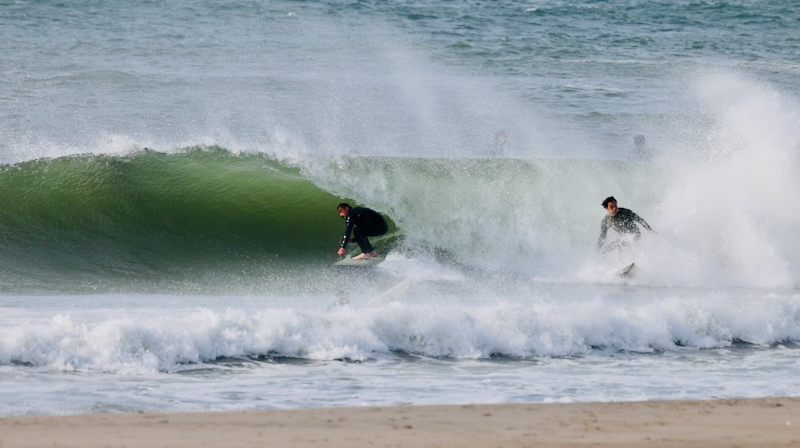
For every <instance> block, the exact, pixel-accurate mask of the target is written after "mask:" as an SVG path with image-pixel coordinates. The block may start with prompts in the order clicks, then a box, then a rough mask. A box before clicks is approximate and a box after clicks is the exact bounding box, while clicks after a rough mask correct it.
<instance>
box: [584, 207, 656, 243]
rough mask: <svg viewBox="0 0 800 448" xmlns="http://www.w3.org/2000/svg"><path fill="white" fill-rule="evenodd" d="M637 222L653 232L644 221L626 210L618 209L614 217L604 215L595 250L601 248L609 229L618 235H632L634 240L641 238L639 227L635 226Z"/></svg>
mask: <svg viewBox="0 0 800 448" xmlns="http://www.w3.org/2000/svg"><path fill="white" fill-rule="evenodd" d="M637 222H638V223H639V224H641V225H642V226H644V228H645V229H647V230H653V229H652V228H650V225H649V224H647V222H645V220H644V219H642V218H641V217H640V216H639V215H637V214H636V213H634V212H632V211H630V210H628V209H627V208H618V209H617V214H616V215H614V216H611V215H606V217H605V218H603V222H602V223H601V224H600V239H598V240H597V250H600V248H601V247H603V243H604V242H605V241H606V233H608V228H609V227H611V228H613V229H614V230H616V231H617V232H619V233H628V234H632V235H633V239H635V240H638V239H639V238H641V237H642V233H641V232H640V231H639V227H637V226H636V223H637Z"/></svg>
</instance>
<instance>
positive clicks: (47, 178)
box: [0, 148, 344, 291]
mask: <svg viewBox="0 0 800 448" xmlns="http://www.w3.org/2000/svg"><path fill="white" fill-rule="evenodd" d="M0 189H2V191H3V192H5V194H4V195H3V196H2V197H0V244H2V248H3V253H4V257H3V261H2V263H3V264H4V265H5V266H4V268H5V270H6V271H7V272H9V273H10V275H7V276H5V278H4V279H3V280H2V281H0V287H5V289H6V290H11V291H15V290H19V291H25V290H27V289H29V288H33V289H34V290H36V289H40V288H44V289H51V288H55V289H59V290H61V289H64V290H67V291H70V290H74V289H77V290H78V291H81V290H87V289H88V290H93V289H97V290H108V289H109V288H111V289H112V290H114V287H112V286H113V285H120V284H121V283H120V279H127V281H129V282H134V283H135V285H134V286H133V287H134V289H138V288H141V287H143V285H144V284H148V283H152V282H156V283H158V281H160V280H164V279H170V280H171V281H172V282H175V281H177V282H192V281H194V280H193V279H196V278H197V277H199V276H208V275H212V276H213V275H214V273H217V274H219V273H220V272H226V271H237V272H238V271H241V270H243V269H248V270H249V271H251V272H252V271H253V267H254V266H256V267H259V268H262V269H265V271H264V272H269V271H274V270H275V269H276V268H278V267H280V266H292V265H293V264H297V263H299V262H302V263H304V264H313V263H324V264H326V265H327V263H329V262H330V261H332V260H331V256H335V252H336V250H337V248H338V240H339V237H340V236H341V233H342V230H343V227H344V226H343V221H342V220H341V218H339V216H338V215H337V214H336V210H335V209H336V204H338V203H339V202H341V201H342V200H343V198H340V197H337V196H335V195H333V194H330V193H327V192H325V191H323V190H322V189H320V188H318V187H316V186H315V185H314V184H313V183H311V182H310V181H308V180H307V179H305V178H303V177H302V176H301V175H300V174H299V172H298V171H297V170H293V169H289V168H285V167H282V166H281V165H279V164H278V163H276V162H274V161H272V160H270V159H267V158H265V157H262V156H259V155H233V154H231V153H229V152H227V151H225V150H222V149H220V148H193V149H189V150H186V151H182V152H179V153H175V154H164V153H158V152H154V151H148V150H144V151H139V152H136V153H134V154H131V155H127V156H99V155H81V156H71V157H63V158H58V159H52V160H36V161H31V162H25V163H20V164H15V165H8V166H4V167H2V170H1V171H0ZM267 265H269V268H263V267H264V266H267ZM221 275H222V276H223V277H224V276H225V274H221ZM220 281H224V279H223V280H220ZM59 285H60V286H59ZM69 285H72V286H69ZM137 285H138V286H137ZM153 287H156V286H153ZM122 289H130V285H128V286H122ZM145 289H150V287H145Z"/></svg>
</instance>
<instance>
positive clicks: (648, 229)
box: [631, 212, 658, 234]
mask: <svg viewBox="0 0 800 448" xmlns="http://www.w3.org/2000/svg"><path fill="white" fill-rule="evenodd" d="M631 215H633V219H634V220H635V221H636V222H638V223H639V224H641V225H642V227H644V228H645V229H647V231H648V232H650V233H653V234H656V233H658V232H656V231H655V230H653V228H652V227H650V224H648V223H647V221H645V220H644V218H642V217H641V216H639V215H637V214H636V213H633V212H631Z"/></svg>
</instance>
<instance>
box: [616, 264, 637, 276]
mask: <svg viewBox="0 0 800 448" xmlns="http://www.w3.org/2000/svg"><path fill="white" fill-rule="evenodd" d="M635 273H636V263H631V264H626V265H625V266H623V267H621V268H619V269H617V271H616V274H617V275H618V276H620V277H633V275H634V274H635Z"/></svg>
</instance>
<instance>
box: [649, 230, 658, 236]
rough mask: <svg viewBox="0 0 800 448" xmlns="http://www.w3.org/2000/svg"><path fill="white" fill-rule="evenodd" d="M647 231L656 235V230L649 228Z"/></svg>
mask: <svg viewBox="0 0 800 448" xmlns="http://www.w3.org/2000/svg"><path fill="white" fill-rule="evenodd" d="M649 232H650V233H652V234H653V235H658V232H656V231H655V230H650V231H649Z"/></svg>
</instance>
